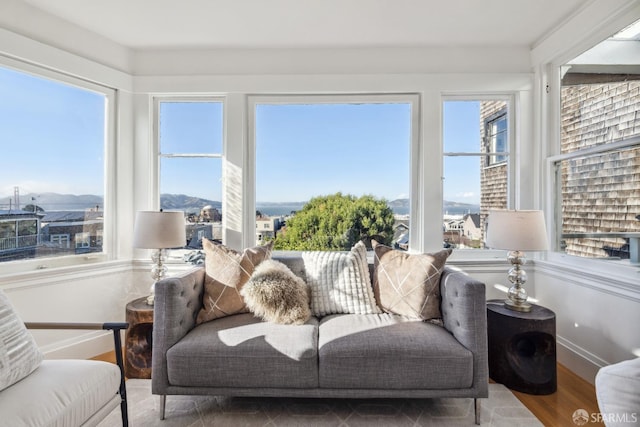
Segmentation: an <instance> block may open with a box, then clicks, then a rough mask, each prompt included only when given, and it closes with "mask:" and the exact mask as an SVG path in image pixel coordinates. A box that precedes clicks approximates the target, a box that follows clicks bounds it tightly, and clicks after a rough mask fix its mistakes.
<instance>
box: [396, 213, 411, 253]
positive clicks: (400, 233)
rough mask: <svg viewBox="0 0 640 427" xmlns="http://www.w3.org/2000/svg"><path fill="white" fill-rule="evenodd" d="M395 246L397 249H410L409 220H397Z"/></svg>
mask: <svg viewBox="0 0 640 427" xmlns="http://www.w3.org/2000/svg"><path fill="white" fill-rule="evenodd" d="M393 246H394V247H395V248H396V249H402V250H405V251H406V250H408V249H409V220H401V219H396V221H395V223H394V225H393Z"/></svg>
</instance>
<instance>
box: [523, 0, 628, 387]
mask: <svg viewBox="0 0 640 427" xmlns="http://www.w3.org/2000/svg"><path fill="white" fill-rule="evenodd" d="M638 19H640V3H639V2H637V1H630V0H611V1H602V0H597V1H594V2H591V3H590V4H589V5H588V7H587V8H586V9H584V10H582V11H580V12H579V13H578V14H576V15H574V16H572V17H570V19H568V20H567V22H566V23H565V25H563V26H562V27H561V28H559V29H558V30H557V31H555V32H554V33H552V34H550V35H549V36H548V37H547V38H546V39H545V40H544V41H543V42H541V43H540V44H539V45H537V46H535V47H534V48H533V49H532V52H531V58H532V65H533V67H534V70H535V73H536V77H535V91H534V92H533V94H534V108H535V117H536V119H535V121H536V123H535V130H534V135H535V136H534V145H535V146H536V147H537V149H538V151H539V156H540V157H539V158H540V163H539V164H538V170H539V173H538V176H537V177H536V184H535V187H536V188H537V189H538V191H539V193H538V197H537V203H538V206H539V207H540V208H542V209H544V210H545V211H546V218H547V221H548V223H549V225H550V226H552V227H553V218H554V216H555V215H554V213H555V206H554V198H553V192H552V189H551V185H550V179H549V178H550V175H547V171H546V166H545V163H544V159H545V157H546V156H551V155H553V154H555V153H557V150H558V147H559V146H560V145H559V138H560V123H559V99H560V85H559V71H558V69H559V66H561V65H562V64H564V63H566V62H567V61H570V60H571V59H573V58H574V57H576V56H578V55H580V54H581V53H582V52H584V51H585V50H587V49H589V48H591V47H592V46H594V45H595V44H597V43H599V42H601V41H602V40H604V39H606V38H607V37H609V36H610V35H612V34H614V33H615V32H617V31H618V30H620V29H622V28H624V27H625V26H626V25H628V24H630V23H632V22H634V21H636V20H638ZM548 173H549V174H550V171H548ZM552 237H553V236H552ZM551 241H553V238H552V239H551ZM533 281H534V282H535V291H534V294H533V295H534V296H535V297H536V298H538V299H539V301H540V303H541V304H542V305H545V306H547V307H549V308H551V309H552V310H553V311H555V313H556V329H557V344H558V360H559V361H560V362H561V363H563V364H564V365H565V366H567V367H569V369H571V370H573V371H574V372H577V373H578V374H579V375H581V376H582V377H583V378H585V379H587V380H588V381H591V382H593V380H594V377H595V374H596V373H597V371H598V369H599V368H600V367H603V366H606V365H608V364H611V363H616V362H619V361H622V360H626V359H631V358H633V357H638V356H640V334H638V333H637V329H636V328H635V326H632V325H638V324H639V322H640V267H638V266H635V267H634V266H630V265H629V264H628V263H626V264H625V263H618V264H616V263H615V262H611V261H598V260H583V259H577V258H574V257H568V256H561V255H559V254H554V253H550V254H548V256H547V259H546V260H544V261H540V262H538V263H536V268H535V274H534V276H533Z"/></svg>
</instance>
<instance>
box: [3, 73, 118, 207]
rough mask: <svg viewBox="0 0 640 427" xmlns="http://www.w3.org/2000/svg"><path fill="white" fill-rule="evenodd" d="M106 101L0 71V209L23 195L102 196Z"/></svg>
mask: <svg viewBox="0 0 640 427" xmlns="http://www.w3.org/2000/svg"><path fill="white" fill-rule="evenodd" d="M104 110H105V97H104V96H103V95H100V94H96V93H94V92H89V91H87V90H81V89H78V88H75V87H73V86H69V85H65V84H61V83H56V82H53V81H51V80H45V79H41V78H36V77H32V76H30V75H27V74H24V73H19V72H16V71H12V70H9V69H7V68H2V67H0V153H1V154H0V159H1V160H0V163H1V167H0V206H3V204H4V203H5V200H4V199H5V198H6V197H5V196H12V195H13V189H14V187H16V186H17V187H19V188H20V193H21V194H27V193H31V192H33V193H44V192H57V193H65V194H66V193H70V194H96V195H102V194H103V193H104V190H103V187H104V185H103V182H104V180H103V176H102V175H103V174H102V171H103V170H104V167H103V164H104V136H103V135H104Z"/></svg>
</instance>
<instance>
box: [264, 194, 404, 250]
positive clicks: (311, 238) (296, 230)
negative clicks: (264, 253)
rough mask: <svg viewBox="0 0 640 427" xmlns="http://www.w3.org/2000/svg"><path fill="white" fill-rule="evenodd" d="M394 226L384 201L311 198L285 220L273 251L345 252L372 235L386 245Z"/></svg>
mask: <svg viewBox="0 0 640 427" xmlns="http://www.w3.org/2000/svg"><path fill="white" fill-rule="evenodd" d="M393 225H394V219H393V211H392V210H391V208H390V207H389V205H388V204H387V202H386V200H380V199H376V198H375V197H373V196H369V195H367V196H362V197H359V198H357V197H355V196H352V195H343V194H342V193H336V194H333V195H328V196H319V197H314V198H313V199H311V200H309V202H308V203H307V204H306V205H304V206H303V208H302V210H300V211H298V212H297V213H296V214H295V215H294V216H293V217H291V218H290V219H288V220H287V226H286V228H285V230H284V233H281V234H279V235H278V237H277V238H276V240H275V243H274V249H285V250H327V251H328V250H341V251H346V250H349V249H351V247H352V246H353V245H354V244H355V243H356V242H358V241H359V240H361V239H365V240H368V239H369V238H371V237H373V236H375V237H376V240H379V241H380V242H381V243H385V244H387V245H389V244H391V240H392V239H393Z"/></svg>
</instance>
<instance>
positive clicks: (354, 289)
mask: <svg viewBox="0 0 640 427" xmlns="http://www.w3.org/2000/svg"><path fill="white" fill-rule="evenodd" d="M302 259H303V261H304V268H305V271H306V279H307V280H306V281H307V284H308V285H309V286H310V287H311V313H312V314H313V315H314V316H326V315H327V314H338V313H351V314H374V313H381V311H380V309H379V308H378V306H377V305H376V300H375V297H374V295H373V288H372V285H371V279H370V275H369V264H368V263H367V248H366V246H365V245H364V243H362V242H358V243H356V244H355V245H354V247H353V248H352V249H351V251H349V252H335V251H305V252H302Z"/></svg>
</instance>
